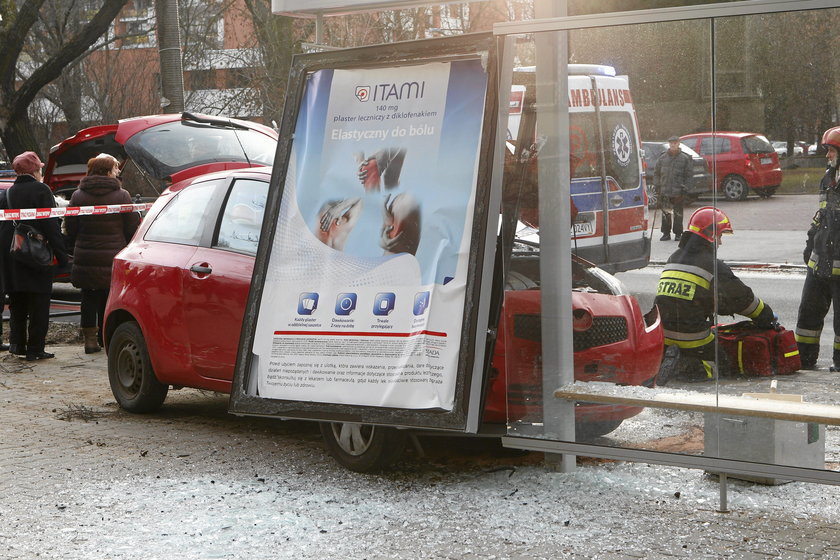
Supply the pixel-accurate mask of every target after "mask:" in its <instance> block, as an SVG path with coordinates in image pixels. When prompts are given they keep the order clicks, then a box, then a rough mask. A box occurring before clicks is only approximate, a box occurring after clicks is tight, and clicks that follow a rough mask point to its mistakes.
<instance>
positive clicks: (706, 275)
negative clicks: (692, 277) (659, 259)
mask: <svg viewBox="0 0 840 560" xmlns="http://www.w3.org/2000/svg"><path fill="white" fill-rule="evenodd" d="M662 270H663V272H664V271H666V270H679V271H681V272H690V273H691V274H696V275H697V276H699V277H700V278H703V279H705V280H708V281H709V282H711V281H712V279H714V275H713V274H712V273H711V272H709V271H708V270H706V269H705V268H700V267H699V266H693V265H690V264H678V263H670V264H666V265H665V268H663V269H662Z"/></svg>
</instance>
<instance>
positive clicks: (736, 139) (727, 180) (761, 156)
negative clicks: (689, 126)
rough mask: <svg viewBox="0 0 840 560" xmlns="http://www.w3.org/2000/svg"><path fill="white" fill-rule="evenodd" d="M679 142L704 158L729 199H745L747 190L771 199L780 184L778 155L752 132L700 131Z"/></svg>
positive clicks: (681, 137)
mask: <svg viewBox="0 0 840 560" xmlns="http://www.w3.org/2000/svg"><path fill="white" fill-rule="evenodd" d="M680 141H681V142H683V143H684V144H687V145H688V146H689V147H690V148H691V149H693V150H694V151H695V152H697V153H698V154H700V155H701V156H703V157H704V158H705V159H706V163H708V164H709V169H712V170H714V171H713V172H714V174H715V176H716V177H717V178H718V190H720V191H721V192H723V195H724V196H725V197H726V198H727V199H728V200H744V199H745V198H747V195H749V193H750V189H752V190H753V191H755V193H756V194H757V195H758V196H760V197H762V198H770V197H771V196H773V194H775V192H776V189H778V188H779V185H781V184H782V168H781V166H780V165H779V154H777V153H776V150H775V149H774V148H773V145H772V144H771V143H770V141H769V140H768V139H767V138H765V137H764V136H762V135H761V134H755V133H752V132H714V133H712V132H700V133H697V134H687V135H685V136H680Z"/></svg>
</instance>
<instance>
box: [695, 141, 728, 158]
mask: <svg viewBox="0 0 840 560" xmlns="http://www.w3.org/2000/svg"><path fill="white" fill-rule="evenodd" d="M731 149H732V146H731V144H730V143H729V138H713V137H711V136H710V137H707V138H703V139H701V140H700V153H701V154H702V155H704V156H710V155H713V154H726V153H728V152H730V151H731Z"/></svg>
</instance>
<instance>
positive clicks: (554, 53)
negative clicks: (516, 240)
mask: <svg viewBox="0 0 840 560" xmlns="http://www.w3.org/2000/svg"><path fill="white" fill-rule="evenodd" d="M535 15H536V17H538V18H543V17H557V16H565V15H567V7H566V2H565V1H561V2H537V3H536V6H535ZM535 43H536V54H537V76H536V79H537V83H536V86H537V91H536V93H537V95H536V98H537V135H538V136H539V137H541V138H546V139H547V142H546V144H545V145H544V146H543V148H542V150H541V152H540V156H539V178H538V180H539V214H540V285H541V295H540V299H541V304H540V305H541V314H542V333H543V337H542V339H543V344H542V353H543V423H544V424H543V425H544V436H545V437H548V438H559V439H561V440H565V441H575V403H574V402H572V401H561V400H559V399H557V398H555V396H554V391H555V390H556V389H557V387H559V386H560V385H564V384H568V383H571V382H573V381H574V351H573V346H572V331H571V316H572V296H571V294H572V278H571V267H570V266H569V263H570V262H571V245H570V243H569V223H570V221H571V220H570V217H571V216H570V209H569V200H570V190H569V189H570V182H571V177H570V173H569V110H568V104H567V99H568V76H567V70H566V68H567V65H568V60H569V56H568V32H566V31H561V32H556V33H539V34H537V36H536V40H535ZM546 464H547V465H548V466H551V467H553V468H557V469H558V470H559V471H561V472H572V471H574V470H575V456H574V455H570V454H565V453H564V454H563V455H560V456H551V455H546Z"/></svg>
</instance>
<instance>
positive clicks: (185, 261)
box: [104, 167, 663, 470]
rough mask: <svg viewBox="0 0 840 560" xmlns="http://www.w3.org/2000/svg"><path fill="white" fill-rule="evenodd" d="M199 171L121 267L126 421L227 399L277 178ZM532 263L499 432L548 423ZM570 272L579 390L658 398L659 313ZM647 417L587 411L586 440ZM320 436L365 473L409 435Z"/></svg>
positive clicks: (512, 322)
mask: <svg viewBox="0 0 840 560" xmlns="http://www.w3.org/2000/svg"><path fill="white" fill-rule="evenodd" d="M194 171H196V175H195V176H194V177H192V178H183V179H182V180H181V181H180V182H177V183H175V184H173V185H172V186H171V187H170V188H169V189H167V190H166V191H165V192H164V193H163V194H162V195H161V196H160V198H159V199H158V200H157V202H155V204H154V206H153V207H152V208H151V209H150V210H149V213H148V214H147V216H146V218H145V219H144V220H143V223H142V224H141V226H140V228H139V229H138V231H137V233H136V234H135V236H134V238H133V239H132V241H131V243H129V245H128V246H127V247H126V248H125V249H124V250H123V251H122V252H121V253H120V254H119V255H117V257H116V259H115V261H114V267H113V275H112V284H111V286H112V287H111V295H110V297H109V300H108V304H107V309H106V319H105V327H104V339H105V343H106V349H107V352H108V376H109V381H110V384H111V389H112V391H113V393H114V396H115V398H116V399H117V402H118V403H119V404H120V406H122V407H123V408H125V409H126V410H129V411H133V412H150V411H153V410H156V409H157V408H159V407H160V406H161V405H162V403H163V401H164V399H165V398H166V395H167V392H168V390H169V387H170V386H174V387H195V388H200V389H209V390H214V391H222V392H229V391H230V388H231V381H232V378H233V372H234V362H235V359H236V353H237V349H238V343H239V336H240V329H241V325H242V320H243V317H244V313H245V306H246V302H247V296H248V291H249V286H250V281H251V274H252V270H253V266H254V255H255V254H256V250H257V245H258V243H259V235H260V229H261V224H262V221H263V214H264V210H265V204H266V197H267V192H268V183H269V180H270V177H271V168H267V167H263V168H251V169H235V170H229V171H224V172H217V173H209V174H206V173H202V171H201V169H200V168H199V169H197V170H194ZM183 173H184V174H186V173H187V170H184V171H183ZM182 177H183V175H182ZM534 257H538V252H534V251H533V250H532V252H529V253H528V255H527V256H525V257H523V258H521V259H520V258H515V259H514V261H513V267H514V271H513V273H512V274H511V275H510V279H509V286H508V290H509V293H508V296H507V303H506V307H505V309H504V321H503V324H502V325H501V326H500V329H499V332H500V333H501V334H500V336H499V338H498V341H497V345H496V351H495V353H494V356H493V363H492V372H491V379H489V380H488V383H487V384H486V385H487V395H486V406H485V415H484V419H485V421H486V422H488V423H496V424H499V425H500V428H501V429H500V431H501V432H503V431H504V429H503V426H504V423H505V422H506V421H508V420H510V421H514V422H515V421H518V420H521V421H526V420H529V419H530V417H531V416H534V415H541V413H542V410H541V408H542V407H541V402H542V378H541V375H542V374H541V367H540V363H541V338H540V335H539V328H538V327H539V310H540V306H539V296H540V291H539V288H538V283H537V281H536V280H535V279H534V276H535V274H534V271H535V270H537V269H536V268H535V267H534V264H535V263H536V261H535V259H534ZM573 271H574V275H573V279H574V290H575V291H574V295H573V305H574V323H573V325H574V329H575V333H574V341H575V342H574V344H575V377H576V379H578V380H588V381H605V382H612V383H618V384H622V385H642V384H644V385H647V386H652V384H653V380H654V378H655V375H656V373H657V370H658V367H659V363H660V359H661V355H662V348H663V346H662V344H663V342H662V328H661V324H660V321H659V315H658V313H657V311H656V310H655V308H654V310H653V311H652V312H651V313H649V314H648V315H647V316H645V315H643V314H642V312H641V310H640V308H639V304H638V302H637V301H636V299H635V298H634V297H632V296H630V295H628V294H627V293H626V292H625V291H624V289H623V288H622V286H621V283H620V282H619V281H618V280H617V279H616V278H615V277H613V276H611V275H609V274H607V273H606V272H604V271H602V270H600V269H598V268H597V267H595V266H594V265H591V264H590V263H587V262H586V261H583V260H580V259H575V260H574V261H573ZM512 360H513V363H515V364H516V366H515V367H514V368H513V369H512V368H510V367H509V366H508V364H510V363H511V362H512ZM640 410H641V409H640V408H638V407H628V406H609V405H587V404H580V405H578V407H577V414H576V418H577V427H578V431H579V434H581V435H582V436H586V437H594V436H598V435H603V434H605V433H608V432H610V431H612V430H614V429H615V428H616V427H618V425H619V424H620V423H621V422H622V421H623V420H624V419H626V418H629V417H631V416H633V415H635V414H638V412H639V411H640ZM344 430H354V431H355V432H354V436H355V438H354V439H352V443H351V442H350V441H348V440H350V439H351V438H345V437H343V436H342V433H343V431H344ZM322 432H323V433H324V436H325V438H326V439H327V446H328V448H330V449H331V450H333V451H334V455H335V454H337V458H338V459H339V460H340V461H342V463H343V464H345V465H346V466H349V467H350V468H354V469H357V470H363V469H365V468H370V467H371V466H372V465H376V466H377V467H378V466H381V464H379V463H378V462H377V461H376V460H370V461H368V460H362V461H361V462H359V461H358V459H359V457H360V456H363V455H364V454H365V453H368V452H370V453H374V452H376V453H381V452H382V446H381V445H378V446H374V445H369V443H370V442H372V441H374V440H375V439H376V438H381V437H383V436H382V434H383V433H385V434H389V435H388V436H387V437H393V438H394V441H396V439H398V438H396V436H395V434H400V437H402V436H403V435H404V432H403V431H398V430H394V429H392V428H382V427H373V426H360V425H358V424H352V425H349V424H346V425H345V424H340V423H333V424H326V423H325V424H323V425H322ZM359 441H362V445H361V447H359V446H357V445H358V443H359ZM351 445H354V446H353V447H347V446H351ZM342 454H344V455H342ZM392 455H393V454H391V453H389V459H393V456H392ZM342 457H344V458H346V459H347V461H346V462H345V461H343V460H342Z"/></svg>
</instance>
